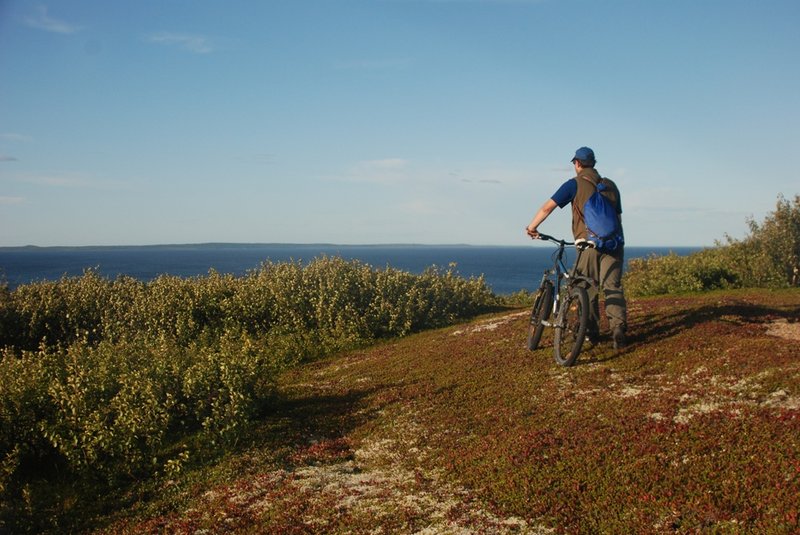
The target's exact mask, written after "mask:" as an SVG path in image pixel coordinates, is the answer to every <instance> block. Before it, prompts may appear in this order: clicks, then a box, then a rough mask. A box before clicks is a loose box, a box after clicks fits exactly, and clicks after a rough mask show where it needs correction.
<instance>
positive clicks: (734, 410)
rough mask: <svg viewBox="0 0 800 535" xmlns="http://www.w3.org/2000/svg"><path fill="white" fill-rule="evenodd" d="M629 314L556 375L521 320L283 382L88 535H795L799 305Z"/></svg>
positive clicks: (799, 467)
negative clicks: (199, 462) (217, 451)
mask: <svg viewBox="0 0 800 535" xmlns="http://www.w3.org/2000/svg"><path fill="white" fill-rule="evenodd" d="M630 312H631V331H630V334H631V339H632V344H631V345H630V347H629V348H627V349H626V350H624V351H623V352H620V353H616V354H615V353H614V352H613V351H612V350H611V349H610V344H609V343H607V342H605V343H601V344H600V345H598V346H597V347H595V348H592V349H590V350H589V351H588V352H587V353H585V354H584V355H582V356H581V358H580V360H579V361H578V365H577V366H576V367H575V368H570V369H565V368H560V367H558V366H556V365H555V364H554V362H553V359H552V354H551V352H552V347H551V345H550V342H549V339H545V344H544V347H543V348H542V349H540V350H538V351H536V352H533V353H530V352H528V351H527V350H526V349H525V348H524V339H525V324H526V312H525V311H512V312H505V313H502V314H495V315H492V316H486V317H483V318H481V319H479V320H477V321H475V322H472V323H470V324H465V325H461V326H456V327H449V328H445V329H440V330H435V331H430V332H426V333H422V334H417V335H413V336H410V337H408V338H405V339H402V340H399V341H396V342H391V343H385V344H382V345H378V346H376V347H372V348H369V349H363V350H359V351H354V352H349V353H345V354H341V355H338V356H336V357H333V358H329V359H326V360H324V361H322V362H317V363H313V364H310V365H306V366H304V367H301V368H299V369H297V370H295V371H292V372H290V374H288V375H286V376H285V377H284V378H283V380H282V383H281V385H280V392H281V395H282V398H281V399H282V400H281V402H280V403H279V404H277V405H276V407H277V408H276V410H275V411H274V413H272V414H271V415H269V417H267V418H266V419H264V420H263V422H261V423H260V424H259V427H258V429H256V430H255V431H254V433H253V436H252V438H251V441H250V442H249V443H248V445H247V446H246V447H245V448H243V450H242V451H241V452H240V453H239V454H237V455H234V456H230V457H228V458H227V459H225V460H224V461H223V462H221V463H220V464H218V465H217V466H215V467H214V468H210V469H205V470H204V471H200V470H195V471H189V472H188V473H185V474H182V475H181V477H179V478H175V479H170V480H166V481H162V482H161V483H160V486H159V487H158V488H148V489H137V491H136V492H131V493H129V494H128V495H127V496H126V497H125V499H126V500H127V501H128V502H129V503H130V507H129V508H128V509H127V510H125V511H122V512H118V513H117V514H114V515H112V516H110V517H106V519H105V520H106V521H107V522H109V523H108V524H107V525H106V527H105V528H104V531H105V532H108V533H141V532H149V533H156V532H164V531H166V532H179V533H192V532H196V531H197V530H203V529H207V530H210V532H212V533H216V532H223V531H224V532H234V533H246V532H253V531H263V532H281V533H284V532H285V533H351V532H355V533H362V532H363V533H366V532H373V533H379V532H383V533H392V532H416V531H420V530H425V531H424V532H426V533H453V532H460V530H467V531H466V532H470V531H471V532H483V533H486V532H490V533H491V532H500V533H549V532H554V533H561V532H566V533H596V532H614V533H633V532H637V533H667V532H674V531H678V532H697V531H701V532H714V533H752V532H760V533H766V532H768V533H796V532H797V531H798V530H800V521H799V519H798V514H799V513H800V505H799V504H800V323H798V318H800V292H798V291H796V290H791V291H780V292H767V291H740V292H726V293H710V294H703V295H698V296H683V297H668V298H649V299H641V300H636V301H635V302H633V303H632V304H631V311H630ZM137 492H138V494H137Z"/></svg>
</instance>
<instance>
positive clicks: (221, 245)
mask: <svg viewBox="0 0 800 535" xmlns="http://www.w3.org/2000/svg"><path fill="white" fill-rule="evenodd" d="M532 245H534V246H538V245H539V244H537V243H534V244H532ZM261 247H278V248H284V247H285V248H293V247H297V248H317V247H325V248H330V247H342V248H379V247H385V248H407V247H425V248H455V247H481V248H487V247H497V248H527V247H530V245H527V244H526V245H508V244H485V245H484V244H470V243H441V244H439V243H324V242H320V243H285V242H280V243H270V242H264V243H251V242H242V243H238V242H205V243H157V244H150V245H2V246H0V251H6V252H17V251H37V250H48V251H54V250H64V251H67V250H84V251H87V250H95V251H100V250H108V249H117V250H119V249H197V248H216V249H255V248H261ZM626 247H627V248H629V249H683V250H687V249H694V250H698V251H700V250H703V249H710V248H713V247H714V246H710V245H627V246H626Z"/></svg>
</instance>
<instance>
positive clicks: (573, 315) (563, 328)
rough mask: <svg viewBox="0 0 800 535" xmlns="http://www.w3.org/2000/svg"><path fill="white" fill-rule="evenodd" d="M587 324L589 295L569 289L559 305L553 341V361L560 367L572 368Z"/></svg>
mask: <svg viewBox="0 0 800 535" xmlns="http://www.w3.org/2000/svg"><path fill="white" fill-rule="evenodd" d="M587 323H589V295H588V294H587V293H586V290H585V289H584V288H580V287H578V286H575V287H573V288H572V289H570V291H569V293H568V294H567V296H566V299H565V300H564V301H563V302H562V303H561V307H560V308H559V311H558V318H557V319H556V334H555V339H554V341H553V346H554V347H553V349H554V353H555V359H556V362H557V363H558V364H560V365H561V366H572V365H573V364H575V361H576V360H578V354H579V353H580V352H581V348H582V347H583V340H584V337H585V336H586V325H587Z"/></svg>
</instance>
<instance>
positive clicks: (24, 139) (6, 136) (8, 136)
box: [0, 132, 33, 143]
mask: <svg viewBox="0 0 800 535" xmlns="http://www.w3.org/2000/svg"><path fill="white" fill-rule="evenodd" d="M0 139H2V140H3V141H18V142H21V143H30V142H31V141H33V138H32V137H31V136H26V135H24V134H15V133H13V132H5V133H2V134H0Z"/></svg>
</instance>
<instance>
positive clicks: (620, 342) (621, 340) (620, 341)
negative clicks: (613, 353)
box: [612, 327, 625, 349]
mask: <svg viewBox="0 0 800 535" xmlns="http://www.w3.org/2000/svg"><path fill="white" fill-rule="evenodd" d="M612 337H613V338H614V349H622V348H623V347H625V330H624V329H623V328H622V327H614V334H613V335H612Z"/></svg>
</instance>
